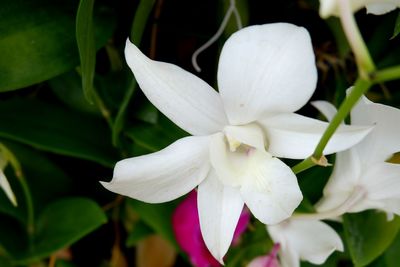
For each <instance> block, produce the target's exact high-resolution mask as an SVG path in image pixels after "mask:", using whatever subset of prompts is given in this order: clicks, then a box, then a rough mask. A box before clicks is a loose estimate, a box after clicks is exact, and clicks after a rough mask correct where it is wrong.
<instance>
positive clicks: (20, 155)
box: [4, 142, 72, 213]
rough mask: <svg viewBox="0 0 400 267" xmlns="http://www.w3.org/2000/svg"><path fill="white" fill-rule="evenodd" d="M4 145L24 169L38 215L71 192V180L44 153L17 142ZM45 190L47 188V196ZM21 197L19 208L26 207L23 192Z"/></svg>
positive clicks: (11, 173) (11, 174)
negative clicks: (45, 207) (50, 204)
mask: <svg viewBox="0 0 400 267" xmlns="http://www.w3.org/2000/svg"><path fill="white" fill-rule="evenodd" d="M4 144H5V145H6V146H7V148H8V149H9V150H10V151H11V152H12V153H13V154H14V156H15V157H16V158H17V160H18V161H19V163H20V165H21V167H22V171H23V172H24V176H25V179H26V181H27V183H28V186H29V189H30V192H31V194H32V198H33V202H34V207H35V212H36V213H38V212H40V211H41V209H42V208H43V207H44V206H46V205H47V204H49V203H50V202H52V201H54V200H55V199H56V198H60V197H61V196H64V195H66V194H67V193H69V192H70V191H71V187H72V183H71V179H70V178H69V177H68V176H67V175H66V173H65V172H64V171H63V170H62V169H61V168H60V167H59V166H57V165H56V164H55V163H54V162H53V161H51V160H50V159H49V158H47V157H46V156H45V155H44V154H43V153H40V152H39V151H37V150H34V149H32V148H29V147H27V146H23V145H20V144H18V143H15V142H4ZM9 173H10V177H12V178H14V179H13V180H14V181H16V180H17V178H15V177H14V173H13V172H12V171H10V172H9ZM14 187H20V185H19V184H16V185H15V186H14ZM43 188H46V193H45V194H44V193H43ZM19 195H20V196H19V199H21V200H20V201H19V202H20V205H19V206H18V208H22V207H24V203H23V195H22V192H21V193H20V194H19Z"/></svg>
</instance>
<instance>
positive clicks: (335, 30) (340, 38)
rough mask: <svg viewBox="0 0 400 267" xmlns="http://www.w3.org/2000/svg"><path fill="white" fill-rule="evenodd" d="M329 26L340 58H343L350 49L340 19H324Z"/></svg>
mask: <svg viewBox="0 0 400 267" xmlns="http://www.w3.org/2000/svg"><path fill="white" fill-rule="evenodd" d="M325 22H326V24H327V25H328V27H329V28H330V30H331V32H332V34H333V36H334V38H335V42H336V46H337V49H338V52H339V55H340V57H341V58H345V57H346V56H347V55H348V54H349V53H350V51H351V49H350V45H349V42H348V41H347V38H346V35H345V34H344V31H343V28H342V25H341V23H340V20H339V19H338V18H336V17H330V18H328V19H326V20H325Z"/></svg>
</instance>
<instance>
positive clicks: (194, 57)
mask: <svg viewBox="0 0 400 267" xmlns="http://www.w3.org/2000/svg"><path fill="white" fill-rule="evenodd" d="M232 14H233V15H234V16H235V19H236V25H237V27H238V29H239V30H240V29H241V28H242V27H243V26H242V20H241V19H240V14H239V11H238V10H237V8H236V3H235V0H230V4H229V8H228V10H227V11H226V14H225V16H224V19H223V20H222V23H221V25H220V26H219V29H218V31H217V32H216V33H215V34H214V35H213V36H212V37H211V38H210V40H208V41H207V42H206V43H205V44H203V45H202V46H200V47H199V48H198V49H197V50H196V51H195V52H194V53H193V55H192V65H193V67H194V69H195V70H196V71H197V72H201V68H200V67H199V64H197V57H198V56H199V54H200V53H201V52H203V51H204V50H206V49H207V48H209V47H210V46H211V45H212V44H213V43H214V42H215V41H216V40H218V38H219V37H220V36H221V35H222V33H223V32H224V29H225V28H226V25H227V24H228V21H229V19H230V17H231V15H232Z"/></svg>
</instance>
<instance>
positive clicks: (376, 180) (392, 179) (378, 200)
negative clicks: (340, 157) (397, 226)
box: [349, 162, 400, 214]
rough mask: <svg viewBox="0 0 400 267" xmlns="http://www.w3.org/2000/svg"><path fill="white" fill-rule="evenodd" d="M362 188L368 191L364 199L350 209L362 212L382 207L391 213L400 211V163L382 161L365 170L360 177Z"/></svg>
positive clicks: (381, 208)
mask: <svg viewBox="0 0 400 267" xmlns="http://www.w3.org/2000/svg"><path fill="white" fill-rule="evenodd" d="M359 187H360V188H362V189H363V190H365V191H366V197H365V199H364V200H363V201H360V202H359V203H356V205H354V206H353V207H352V208H351V209H350V210H349V211H350V212H360V211H363V210H367V209H380V210H384V211H386V212H390V213H396V214H399V212H400V165H399V164H392V163H386V162H381V163H377V164H374V165H372V166H370V167H369V168H368V170H366V171H365V173H364V174H363V175H362V176H361V179H360V185H359Z"/></svg>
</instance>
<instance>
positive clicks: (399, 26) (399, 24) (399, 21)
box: [390, 13, 400, 39]
mask: <svg viewBox="0 0 400 267" xmlns="http://www.w3.org/2000/svg"><path fill="white" fill-rule="evenodd" d="M399 33H400V13H399V14H398V15H397V18H396V22H395V24H394V30H393V35H392V38H390V39H393V38H396V36H397V35H399Z"/></svg>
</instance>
